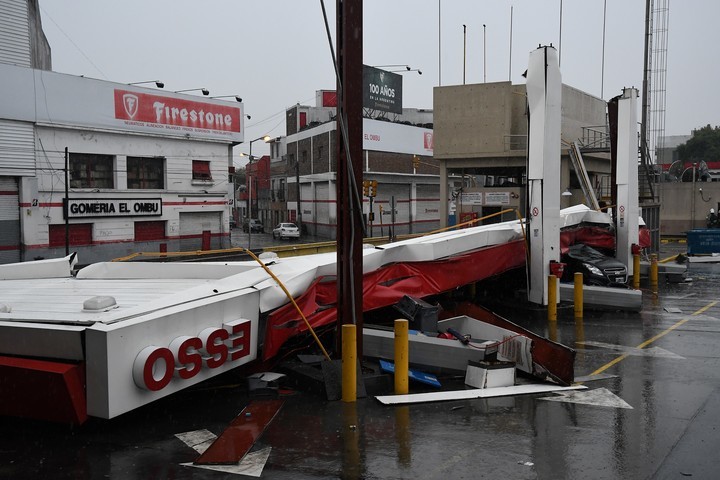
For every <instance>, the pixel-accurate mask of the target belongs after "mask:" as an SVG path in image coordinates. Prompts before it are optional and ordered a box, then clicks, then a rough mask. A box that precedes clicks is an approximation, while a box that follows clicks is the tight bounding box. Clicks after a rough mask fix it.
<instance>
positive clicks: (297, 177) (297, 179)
mask: <svg viewBox="0 0 720 480" xmlns="http://www.w3.org/2000/svg"><path fill="white" fill-rule="evenodd" d="M295 189H296V191H295V193H296V197H297V198H296V199H295V201H296V202H297V207H295V208H296V209H297V214H296V215H295V222H297V225H298V228H299V229H300V233H302V218H301V217H302V213H301V212H300V161H299V159H298V158H296V159H295Z"/></svg>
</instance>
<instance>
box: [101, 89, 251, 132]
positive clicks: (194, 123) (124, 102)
mask: <svg viewBox="0 0 720 480" xmlns="http://www.w3.org/2000/svg"><path fill="white" fill-rule="evenodd" d="M115 118H116V119H118V120H122V121H124V122H125V124H126V125H128V126H139V127H155V128H157V129H159V130H160V129H162V130H165V131H167V130H174V131H179V132H180V133H182V132H188V133H191V132H208V131H212V132H213V133H216V134H217V133H224V134H227V135H232V134H235V133H240V109H239V108H237V107H229V106H225V105H216V104H214V103H206V102H195V101H191V100H186V99H184V98H175V97H164V96H160V95H151V94H148V93H139V92H131V91H127V90H119V89H116V90H115Z"/></svg>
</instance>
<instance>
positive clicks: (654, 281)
mask: <svg viewBox="0 0 720 480" xmlns="http://www.w3.org/2000/svg"><path fill="white" fill-rule="evenodd" d="M650 289H651V290H652V292H653V293H655V294H656V293H658V261H657V253H653V254H652V255H650Z"/></svg>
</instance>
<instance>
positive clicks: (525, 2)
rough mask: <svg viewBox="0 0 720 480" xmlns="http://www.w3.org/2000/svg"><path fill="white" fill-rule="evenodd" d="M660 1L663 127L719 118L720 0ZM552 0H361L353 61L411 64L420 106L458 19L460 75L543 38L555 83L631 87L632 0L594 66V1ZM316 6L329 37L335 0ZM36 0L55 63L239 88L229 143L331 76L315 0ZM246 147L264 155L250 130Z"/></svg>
mask: <svg viewBox="0 0 720 480" xmlns="http://www.w3.org/2000/svg"><path fill="white" fill-rule="evenodd" d="M655 3H656V4H660V3H662V0H655ZM669 3H670V15H669V33H668V54H667V84H666V85H667V106H666V112H667V113H666V120H665V127H666V128H665V130H666V135H685V134H689V133H690V132H691V130H692V129H693V128H697V127H700V126H703V125H706V124H712V125H717V124H720V120H719V118H720V113H719V112H720V91H719V90H718V84H719V83H720V82H719V81H720V66H719V64H718V63H719V62H718V57H719V54H718V53H717V48H718V45H720V28H718V25H717V22H718V21H719V20H720V1H718V0H683V1H674V2H669ZM560 5H561V1H560V0H514V1H510V0H495V1H490V0H486V1H481V0H440V1H438V0H365V1H364V3H363V7H364V45H363V48H364V54H363V56H364V59H363V61H364V63H365V64H368V65H391V64H407V65H410V66H411V67H412V68H413V69H419V70H421V71H422V75H418V74H417V72H408V73H404V74H403V76H404V83H403V106H404V107H406V108H432V107H433V104H432V99H433V87H435V86H437V85H438V84H439V83H440V82H441V83H442V85H457V84H461V83H462V81H463V24H465V25H467V37H466V38H467V56H466V60H465V70H466V83H481V82H483V81H484V79H485V78H486V80H487V82H497V81H507V80H508V79H511V80H512V82H513V83H524V79H523V78H522V77H521V75H522V73H523V72H524V71H525V70H526V69H527V62H528V55H529V53H530V51H531V50H533V49H535V48H537V47H538V45H540V44H543V45H548V44H552V45H554V46H556V47H559V49H560V62H561V63H560V70H561V74H562V80H563V83H566V84H568V85H571V86H573V87H576V88H579V89H581V90H583V91H585V92H587V93H590V94H592V95H596V96H598V97H600V96H601V93H602V97H603V98H605V99H609V98H612V97H613V96H615V95H618V94H620V93H621V89H622V88H623V87H632V86H634V87H637V88H638V89H639V90H641V88H642V77H643V40H644V21H645V2H644V1H642V0H632V1H627V0H607V17H606V18H607V20H606V37H605V67H604V75H603V74H602V72H603V5H604V1H603V0H564V1H563V2H562V24H561V21H560ZM325 6H326V9H327V12H328V16H329V22H330V28H331V32H332V33H333V44H334V30H335V28H334V25H335V1H334V0H326V1H325ZM511 6H513V16H512V32H513V33H512V55H511V41H510V26H511V21H510V19H511V17H510V11H511ZM40 9H41V15H42V21H43V28H44V30H45V34H46V36H47V38H48V41H49V42H50V47H51V48H52V61H53V70H55V71H58V72H63V73H70V74H75V75H85V76H87V77H94V78H100V79H105V80H110V81H116V82H121V83H129V82H138V81H144V80H155V79H157V80H161V81H163V82H165V90H180V89H186V88H200V87H204V88H208V89H209V90H210V92H211V95H239V96H240V97H242V98H243V101H244V104H245V111H246V113H247V114H250V115H251V116H252V119H251V120H249V121H246V125H245V126H246V137H245V138H246V143H245V145H241V146H239V147H236V152H237V154H239V152H241V151H244V152H246V153H247V146H246V145H247V141H249V140H251V139H254V138H258V137H260V136H262V135H265V134H269V135H271V136H279V135H284V133H285V122H284V118H285V109H286V108H287V107H289V106H291V105H294V104H295V103H298V102H299V103H301V104H306V105H312V104H314V99H315V91H316V90H321V89H334V88H335V78H334V71H333V67H332V61H331V57H330V51H329V46H328V41H327V37H326V33H325V27H324V23H323V17H322V10H321V4H320V0H205V1H197V0H196V1H190V0H142V1H140V0H123V1H121V2H119V1H107V0H106V1H101V0H73V1H71V2H69V1H58V0H40ZM439 9H440V19H441V22H440V25H439V22H438V10H439ZM483 24H484V25H486V27H485V29H484V30H485V39H486V43H485V47H486V48H485V49H484V48H483ZM561 26H562V29H561ZM439 27H440V28H439ZM438 30H440V34H438ZM561 30H562V38H561ZM438 52H440V55H438ZM510 59H512V68H510V67H511V66H510ZM484 63H485V65H486V67H485V69H484V68H483V64H484ZM439 66H441V69H439ZM601 90H602V92H601ZM198 93H199V92H198ZM638 103H640V102H638ZM639 118H640V117H639V116H638V119H639ZM253 149H254V152H253V153H254V154H262V153H267V148H266V147H265V145H262V144H261V142H258V143H255V144H254V145H253Z"/></svg>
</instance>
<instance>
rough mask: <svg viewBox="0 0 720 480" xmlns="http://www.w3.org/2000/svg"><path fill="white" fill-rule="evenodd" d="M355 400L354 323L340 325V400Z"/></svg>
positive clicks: (355, 358) (355, 359)
mask: <svg viewBox="0 0 720 480" xmlns="http://www.w3.org/2000/svg"><path fill="white" fill-rule="evenodd" d="M356 400H357V339H356V330H355V325H343V326H342V401H343V402H354V401H356Z"/></svg>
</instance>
